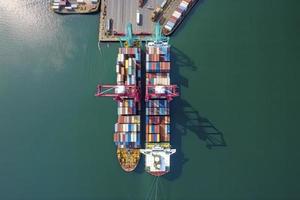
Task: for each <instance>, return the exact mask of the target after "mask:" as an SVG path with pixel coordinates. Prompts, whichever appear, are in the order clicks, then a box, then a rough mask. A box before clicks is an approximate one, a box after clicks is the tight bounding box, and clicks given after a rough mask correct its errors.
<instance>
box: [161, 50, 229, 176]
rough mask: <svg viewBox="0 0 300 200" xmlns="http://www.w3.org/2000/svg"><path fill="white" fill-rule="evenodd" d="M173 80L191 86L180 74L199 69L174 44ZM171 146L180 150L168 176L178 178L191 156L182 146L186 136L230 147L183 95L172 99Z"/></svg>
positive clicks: (211, 146)
mask: <svg viewBox="0 0 300 200" xmlns="http://www.w3.org/2000/svg"><path fill="white" fill-rule="evenodd" d="M171 56H172V70H171V80H174V81H172V83H174V84H177V85H178V86H179V93H180V88H182V87H186V88H188V87H189V82H188V79H187V78H186V77H184V76H182V75H181V74H180V69H188V70H192V71H196V70H197V66H196V65H195V63H194V62H193V61H192V60H191V59H190V58H189V57H188V56H187V55H186V54H184V53H183V52H182V51H181V50H179V49H177V48H176V47H172V50H171ZM170 106H171V107H170V108H171V122H172V123H171V145H172V147H173V148H175V149H176V153H175V154H174V155H172V156H171V163H172V164H171V171H170V173H168V174H166V175H165V176H164V177H165V178H166V179H168V180H175V179H177V178H179V177H180V176H181V173H182V170H183V166H184V164H186V163H187V162H188V161H189V160H190V159H191V158H187V157H186V155H185V154H184V150H183V149H182V138H183V137H184V136H186V135H187V134H189V133H193V134H195V135H196V136H197V137H198V138H199V139H200V140H201V141H203V142H204V143H205V146H206V148H208V149H214V148H216V147H226V146H227V144H226V142H225V139H224V136H223V132H222V131H220V130H219V129H218V128H217V127H215V126H214V124H213V123H212V122H211V121H210V120H209V119H207V118H206V117H204V116H202V115H201V114H200V113H199V112H198V111H197V109H195V108H194V107H193V106H192V105H191V104H190V103H189V102H188V101H187V100H185V99H183V98H181V96H179V97H176V98H174V100H173V101H172V102H171V105H170Z"/></svg>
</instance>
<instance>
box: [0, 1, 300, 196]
mask: <svg viewBox="0 0 300 200" xmlns="http://www.w3.org/2000/svg"><path fill="white" fill-rule="evenodd" d="M299 7H300V1H298V0H286V1H282V0H251V1H250V0H239V1H237V0H227V1H222V0H206V1H204V2H202V3H201V4H198V5H197V6H196V7H195V9H194V10H193V11H192V13H191V15H189V16H188V17H187V19H186V20H185V23H184V24H182V26H181V28H180V29H179V30H178V31H177V32H176V33H175V34H174V35H173V37H172V38H171V41H170V43H171V45H172V61H173V64H172V70H173V71H172V82H173V83H177V84H178V85H179V86H180V93H181V96H180V98H177V99H176V100H174V101H173V103H172V123H173V124H172V133H171V134H172V136H171V137H172V144H173V147H174V148H176V149H177V153H176V154H174V155H173V156H172V166H171V168H172V169H171V173H169V174H168V175H166V176H163V177H160V178H159V179H158V180H155V179H154V178H153V177H152V176H150V175H148V174H147V173H145V172H144V170H143V163H142V162H141V163H140V165H139V166H138V169H137V171H136V172H133V173H130V174H127V173H124V172H123V171H122V170H121V168H120V167H119V164H118V161H117V159H116V156H115V146H114V144H113V141H112V140H113V139H112V133H113V126H114V123H115V121H116V103H115V102H113V101H112V99H109V98H107V99H106V98H100V99H97V98H95V97H94V93H95V90H96V85H97V83H98V82H102V83H114V82H115V79H116V77H115V65H114V63H115V60H116V53H117V48H118V46H119V44H118V43H115V44H110V45H109V47H107V46H106V45H104V46H102V53H100V52H99V50H98V46H97V39H98V21H99V17H98V15H85V16H61V15H56V14H54V13H52V12H50V11H49V10H48V3H47V1H38V0H11V1H4V0H0V199H1V200H41V199H43V200H44V199H45V200H77V199H78V200H94V199H128V200H132V199H138V200H139V199H147V198H148V199H155V195H156V193H157V199H172V200H173V199H174V200H175V199H178V200H181V199H182V200H186V199H197V200H198V199H199V200H201V199H204V200H208V199H216V200H223V199H224V200H225V199H228V200H234V199H236V200H253V199H255V200H265V199H280V200H287V199H300V183H299V180H298V179H299V177H300V151H299V140H300V132H299V124H298V123H299V122H300V116H299V113H300V109H299V108H300V106H299V103H300V94H299V85H300V81H299V72H300V69H299V67H300V37H299V36H300V12H299ZM156 189H157V191H156Z"/></svg>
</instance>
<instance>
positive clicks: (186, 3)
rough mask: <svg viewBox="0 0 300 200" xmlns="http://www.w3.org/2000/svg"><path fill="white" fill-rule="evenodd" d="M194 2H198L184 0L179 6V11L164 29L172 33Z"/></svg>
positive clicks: (174, 13) (177, 10) (175, 12)
mask: <svg viewBox="0 0 300 200" xmlns="http://www.w3.org/2000/svg"><path fill="white" fill-rule="evenodd" d="M193 1H196V0H183V1H181V2H180V4H179V5H178V7H177V9H176V10H175V11H174V12H173V14H172V16H171V17H170V18H169V20H168V21H167V23H166V24H165V26H164V28H165V29H166V30H167V31H171V30H172V29H173V28H174V26H175V25H176V23H177V22H178V21H179V19H180V18H181V17H182V15H183V14H184V13H185V11H186V10H187V9H188V7H189V6H190V5H191V3H193Z"/></svg>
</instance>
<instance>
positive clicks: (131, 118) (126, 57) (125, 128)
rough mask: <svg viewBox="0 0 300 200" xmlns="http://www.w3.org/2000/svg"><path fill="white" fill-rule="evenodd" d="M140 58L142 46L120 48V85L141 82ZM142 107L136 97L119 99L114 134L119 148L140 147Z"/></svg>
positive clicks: (117, 67)
mask: <svg viewBox="0 0 300 200" xmlns="http://www.w3.org/2000/svg"><path fill="white" fill-rule="evenodd" d="M140 59H141V52H140V48H135V47H132V48H119V53H118V57H117V63H116V72H117V84H118V85H120V86H124V85H125V86H126V85H140V84H141V80H140V78H141V64H140ZM120 88H122V87H120ZM120 88H118V89H119V90H120ZM117 92H122V91H117ZM140 107H141V105H140V102H135V100H134V98H125V99H123V100H122V101H118V121H117V123H116V124H115V134H114V142H115V144H116V145H117V146H118V148H140V145H141V141H140V138H141V137H140Z"/></svg>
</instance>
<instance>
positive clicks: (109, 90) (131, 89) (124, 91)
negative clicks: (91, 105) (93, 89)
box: [95, 84, 140, 102]
mask: <svg viewBox="0 0 300 200" xmlns="http://www.w3.org/2000/svg"><path fill="white" fill-rule="evenodd" d="M95 96H96V97H100V96H104V97H113V99H114V100H115V101H123V99H125V98H133V99H134V101H135V102H139V101H140V89H139V87H138V86H137V85H100V84H99V85H98V86H97V93H96V94H95Z"/></svg>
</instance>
